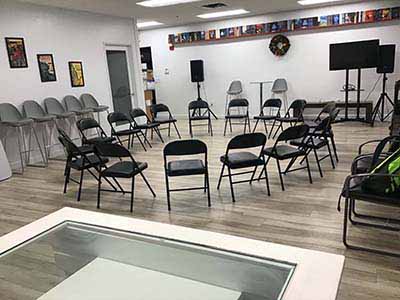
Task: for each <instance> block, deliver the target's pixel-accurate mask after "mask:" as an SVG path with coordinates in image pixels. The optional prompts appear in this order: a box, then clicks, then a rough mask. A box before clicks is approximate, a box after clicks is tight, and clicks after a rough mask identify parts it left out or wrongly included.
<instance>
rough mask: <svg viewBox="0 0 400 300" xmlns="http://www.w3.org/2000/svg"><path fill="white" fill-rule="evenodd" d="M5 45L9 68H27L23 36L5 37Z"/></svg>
mask: <svg viewBox="0 0 400 300" xmlns="http://www.w3.org/2000/svg"><path fill="white" fill-rule="evenodd" d="M6 47H7V53H8V61H9V62H10V68H12V69H15V68H27V67H28V60H27V58H26V50H25V43H24V39H23V38H12V37H6Z"/></svg>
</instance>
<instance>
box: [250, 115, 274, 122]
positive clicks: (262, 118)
mask: <svg viewBox="0 0 400 300" xmlns="http://www.w3.org/2000/svg"><path fill="white" fill-rule="evenodd" d="M276 118H277V116H261V115H260V116H254V120H264V121H271V120H275V119H276Z"/></svg>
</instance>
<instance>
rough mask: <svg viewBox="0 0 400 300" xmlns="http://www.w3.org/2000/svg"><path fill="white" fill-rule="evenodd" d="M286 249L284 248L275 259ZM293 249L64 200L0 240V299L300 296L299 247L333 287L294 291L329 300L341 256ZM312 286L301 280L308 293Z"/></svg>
mask: <svg viewBox="0 0 400 300" xmlns="http://www.w3.org/2000/svg"><path fill="white" fill-rule="evenodd" d="M246 244H247V245H246ZM232 245H236V246H235V247H232ZM274 247H275V248H274ZM276 247H277V248H276ZM282 247H283V248H282ZM286 248H287V249H288V252H287V254H289V256H287V260H286V259H284V260H282V259H281V258H282V257H283V256H282V255H283V254H284V253H282V250H283V249H286ZM244 249H248V251H243V250H244ZM295 249H299V248H292V247H286V246H281V245H278V246H275V244H270V243H264V242H260V241H252V240H248V239H242V238H238V237H230V236H226V235H221V234H216V233H211V232H206V231H199V230H194V229H188V228H182V227H178V226H172V225H167V224H160V223H154V222H146V221H140V220H136V219H132V218H124V217H118V216H109V215H105V214H99V213H94V212H88V211H82V210H77V209H71V208H65V209H62V210H60V211H59V212H56V213H54V214H52V215H49V216H48V217H45V218H43V219H41V220H38V221H36V222H34V223H32V224H30V225H27V226H25V227H23V228H21V229H20V230H17V231H16V232H14V233H11V234H9V235H6V236H4V237H2V238H0V251H1V252H0V253H1V254H0V282H2V283H1V284H0V298H1V299H3V297H4V298H5V299H8V298H9V299H21V300H28V299H29V300H30V299H39V300H56V299H57V300H62V299H68V300H78V299H79V300H80V299H82V300H83V299H85V300H87V299H96V300H98V299H113V300H119V299H141V300H144V299H146V300H168V299H171V300H172V299H173V300H197V299H199V300H200V299H208V300H214V299H215V300H217V299H218V300H225V299H226V300H238V299H240V300H286V299H303V296H304V297H308V296H307V293H308V290H309V289H310V287H309V286H307V287H306V286H297V289H298V290H297V292H296V288H295V285H296V282H297V284H298V283H300V282H301V281H302V279H301V278H300V277H299V276H302V273H303V272H304V271H306V269H307V268H305V267H306V263H307V260H304V258H303V256H304V254H309V255H311V256H310V257H309V259H310V262H311V260H313V259H315V262H316V263H318V260H319V258H320V256H321V255H322V256H324V255H326V257H325V259H324V261H325V260H329V262H327V263H328V265H327V266H325V267H328V269H327V270H328V271H332V274H331V279H332V281H331V284H332V289H331V290H332V291H334V293H332V292H331V291H329V289H328V290H320V292H321V293H323V295H322V294H321V295H320V296H318V295H316V294H315V297H314V298H304V299H309V300H311V299H334V298H332V297H335V296H336V291H337V288H338V284H339V281H340V275H341V270H342V268H343V258H342V257H340V256H337V255H331V254H322V252H315V251H309V250H304V249H301V250H300V249H299V250H298V255H297V254H296V255H295V256H293V254H294V253H295V252H291V251H293V250H295ZM277 250H279V251H278V252H279V253H277V252H276V251H277ZM260 251H261V252H260ZM268 251H271V252H270V255H267V256H266V255H260V254H261V253H264V254H265V253H266V252H268ZM304 251H305V252H304ZM291 253H292V254H291ZM313 254H314V258H313V257H312V256H313ZM296 256H297V257H296ZM322 258H323V257H322ZM333 258H335V259H336V264H335V266H334V267H333V268H332V266H333V265H331V264H332V259H333ZM320 267H322V268H323V267H324V266H322V265H321V266H320ZM333 272H334V273H333ZM322 273H323V272H322ZM296 275H297V276H296ZM303 275H304V274H303ZM309 275H310V274H309ZM309 275H308V276H307V277H308V279H311V280H312V278H313V276H309ZM313 275H315V274H313ZM317 275H318V274H317ZM321 275H322V274H321ZM332 275H334V276H332ZM328 277H329V276H328ZM328 279H329V278H328ZM320 280H321V281H326V280H327V278H324V279H320ZM321 284H322V287H323V286H324V284H325V283H323V282H320V283H317V282H313V281H310V282H309V285H311V286H314V285H315V288H316V289H315V291H314V292H316V291H318V290H319V289H320V288H321ZM287 290H288V291H287ZM286 292H287V293H286ZM303 294H304V295H303ZM291 295H297V298H291V297H292V296H291Z"/></svg>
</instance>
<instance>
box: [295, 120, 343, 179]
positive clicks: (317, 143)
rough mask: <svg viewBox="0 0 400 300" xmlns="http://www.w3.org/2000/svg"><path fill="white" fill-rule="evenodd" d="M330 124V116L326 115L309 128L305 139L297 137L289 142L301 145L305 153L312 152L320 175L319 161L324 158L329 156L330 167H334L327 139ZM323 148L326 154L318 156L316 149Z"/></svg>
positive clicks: (321, 174)
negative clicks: (326, 151)
mask: <svg viewBox="0 0 400 300" xmlns="http://www.w3.org/2000/svg"><path fill="white" fill-rule="evenodd" d="M330 124H331V117H329V116H327V117H325V118H324V119H322V120H320V121H319V123H318V125H317V126H316V127H315V128H312V129H311V130H310V132H309V133H308V136H307V138H306V139H305V140H304V139H299V140H294V141H291V142H290V144H291V145H293V146H297V147H302V148H304V149H306V151H307V155H309V154H310V153H311V151H312V152H314V156H315V161H316V163H317V166H318V170H319V174H320V176H321V177H324V175H323V173H322V168H321V161H323V160H324V159H326V158H330V160H331V164H332V168H333V169H335V167H336V166H335V162H334V160H333V155H332V151H331V147H330V144H329V139H328V138H329V128H330ZM323 148H327V150H328V154H327V155H325V156H323V157H319V156H318V150H321V149H323ZM305 157H306V156H305ZM305 157H303V159H302V160H301V161H300V164H302V163H303V162H304V160H305Z"/></svg>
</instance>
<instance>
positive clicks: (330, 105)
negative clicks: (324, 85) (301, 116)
mask: <svg viewBox="0 0 400 300" xmlns="http://www.w3.org/2000/svg"><path fill="white" fill-rule="evenodd" d="M335 108H336V102H335V101H329V102H327V103H326V104H325V106H324V107H323V108H322V109H321V111H320V112H319V114H318V115H317V116H316V117H315V118H314V120H304V124H306V125H308V126H309V127H310V128H315V127H317V126H318V124H319V123H320V122H321V120H322V119H324V118H325V117H326V116H331V114H332V112H333V110H334V109H335Z"/></svg>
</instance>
